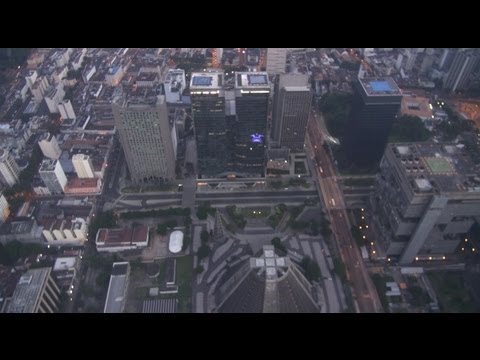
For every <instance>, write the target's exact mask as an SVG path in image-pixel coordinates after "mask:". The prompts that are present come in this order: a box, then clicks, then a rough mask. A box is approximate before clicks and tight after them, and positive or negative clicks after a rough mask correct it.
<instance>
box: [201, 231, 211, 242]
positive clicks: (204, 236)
mask: <svg viewBox="0 0 480 360" xmlns="http://www.w3.org/2000/svg"><path fill="white" fill-rule="evenodd" d="M200 240H202V243H206V242H208V240H210V234H209V233H208V231H207V230H202V232H201V233H200Z"/></svg>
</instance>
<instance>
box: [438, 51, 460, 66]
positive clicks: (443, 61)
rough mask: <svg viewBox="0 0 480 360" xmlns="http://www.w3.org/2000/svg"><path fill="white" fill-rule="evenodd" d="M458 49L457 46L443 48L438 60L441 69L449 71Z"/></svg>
mask: <svg viewBox="0 0 480 360" xmlns="http://www.w3.org/2000/svg"><path fill="white" fill-rule="evenodd" d="M457 51H458V49H455V48H454V49H452V48H449V49H443V52H442V55H441V56H440V59H439V62H438V68H439V69H440V70H445V71H448V70H449V69H450V66H451V65H452V62H453V59H454V58H455V55H456V54H457Z"/></svg>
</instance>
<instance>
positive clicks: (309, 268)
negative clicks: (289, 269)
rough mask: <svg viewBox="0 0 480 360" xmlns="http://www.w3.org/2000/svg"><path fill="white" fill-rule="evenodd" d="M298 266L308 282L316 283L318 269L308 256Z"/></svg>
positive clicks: (318, 275) (318, 274)
mask: <svg viewBox="0 0 480 360" xmlns="http://www.w3.org/2000/svg"><path fill="white" fill-rule="evenodd" d="M300 266H301V267H302V268H303V270H304V271H305V277H306V278H307V280H308V281H316V280H318V279H319V278H320V267H319V266H318V264H317V263H316V262H315V261H313V260H312V258H311V257H310V256H305V257H304V258H303V259H302V261H301V263H300Z"/></svg>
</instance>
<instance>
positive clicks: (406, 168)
mask: <svg viewBox="0 0 480 360" xmlns="http://www.w3.org/2000/svg"><path fill="white" fill-rule="evenodd" d="M387 150H388V151H389V152H392V153H393V156H394V157H395V159H396V161H395V163H396V166H397V167H398V169H399V170H400V172H401V173H403V174H404V176H405V177H406V178H407V179H409V180H411V183H412V187H413V189H414V190H415V191H422V192H425V191H442V192H462V191H478V190H475V189H476V188H477V189H478V186H479V185H478V184H477V183H476V182H475V181H474V178H475V177H476V176H477V175H476V174H477V173H478V169H476V167H475V165H474V164H473V161H472V159H471V157H470V156H469V155H468V153H467V151H466V149H465V146H464V145H463V144H439V143H434V142H432V143H400V144H389V145H388V147H387ZM417 179H418V180H421V181H416V180H417ZM424 180H425V181H424Z"/></svg>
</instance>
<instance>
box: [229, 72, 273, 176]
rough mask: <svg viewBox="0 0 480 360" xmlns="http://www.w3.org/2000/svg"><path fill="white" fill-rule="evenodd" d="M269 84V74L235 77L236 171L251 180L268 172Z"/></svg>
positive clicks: (244, 74)
mask: <svg viewBox="0 0 480 360" xmlns="http://www.w3.org/2000/svg"><path fill="white" fill-rule="evenodd" d="M269 95H270V83H269V81H268V74H267V73H266V72H237V73H235V108H236V115H237V132H236V144H235V163H236V170H237V171H238V172H240V173H243V174H246V175H248V176H263V175H264V172H265V149H266V138H265V136H266V130H267V117H268V102H269Z"/></svg>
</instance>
